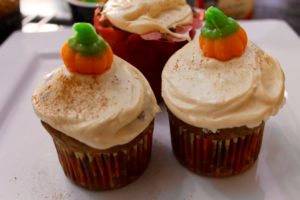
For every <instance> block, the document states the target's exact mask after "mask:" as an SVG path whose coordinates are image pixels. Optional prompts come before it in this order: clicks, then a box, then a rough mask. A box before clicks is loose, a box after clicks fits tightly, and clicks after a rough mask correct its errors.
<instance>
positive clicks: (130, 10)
mask: <svg viewBox="0 0 300 200" xmlns="http://www.w3.org/2000/svg"><path fill="white" fill-rule="evenodd" d="M102 15H103V16H104V17H105V18H107V19H108V20H109V21H110V22H111V23H112V24H113V25H114V26H116V27H118V28H119V29H122V30H125V31H127V32H131V33H137V34H140V35H141V34H145V33H149V32H155V31H159V32H161V33H167V34H170V35H172V36H174V37H177V38H184V39H187V40H190V36H189V34H188V33H185V34H179V33H175V32H173V31H172V30H170V29H172V28H175V27H176V26H178V25H185V24H191V23H192V21H193V14H192V10H191V8H190V6H189V5H188V4H187V3H186V1H185V0H152V1H145V0H109V1H108V2H107V3H106V4H105V6H104V9H103V11H102Z"/></svg>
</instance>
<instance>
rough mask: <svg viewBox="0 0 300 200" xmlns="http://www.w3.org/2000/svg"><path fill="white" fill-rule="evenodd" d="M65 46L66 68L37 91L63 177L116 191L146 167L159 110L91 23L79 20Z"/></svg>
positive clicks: (137, 75) (40, 114) (38, 108)
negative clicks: (154, 120)
mask: <svg viewBox="0 0 300 200" xmlns="http://www.w3.org/2000/svg"><path fill="white" fill-rule="evenodd" d="M73 27H74V30H75V31H76V34H75V36H74V37H72V38H70V39H69V40H68V41H67V42H66V43H65V44H64V45H63V48H62V53H61V54H62V58H63V61H64V64H65V66H62V67H59V68H57V69H55V70H54V71H53V72H51V73H50V74H48V75H46V76H45V78H44V79H43V81H42V82H41V84H40V86H38V87H37V88H36V90H35V91H34V94H33V96H32V104H33V108H34V111H35V112H36V114H37V116H38V117H39V118H40V120H41V122H42V125H43V126H44V127H45V128H46V130H47V131H48V132H49V134H50V135H51V136H52V138H53V141H54V144H55V147H56V150H57V154H58V157H59V161H60V164H61V166H62V168H63V170H64V173H65V175H66V176H67V177H68V178H69V179H70V180H71V181H72V182H74V183H75V184H77V185H79V186H82V187H84V188H87V189H92V190H108V189H115V188H119V187H122V186H125V185H127V184H128V183H130V182H132V181H133V180H135V179H136V178H138V177H139V176H140V175H141V174H142V173H143V172H144V170H145V169H146V167H147V165H148V162H149V159H150V155H151V145H152V134H153V123H154V122H153V119H154V116H155V114H156V113H157V112H158V111H159V107H158V105H157V103H156V100H155V97H154V94H153V92H152V90H151V88H150V85H149V84H148V82H147V81H146V79H145V78H144V76H143V75H142V74H141V73H140V72H139V71H138V70H137V69H136V68H134V67H133V66H132V65H130V64H128V63H127V62H126V61H124V60H122V59H121V58H119V57H117V56H114V55H113V53H112V51H111V48H110V46H109V45H108V44H107V43H106V42H105V41H104V40H103V39H102V38H100V37H99V36H98V35H97V34H96V32H95V30H94V28H93V26H92V25H90V24H87V23H77V24H75V25H74V26H73Z"/></svg>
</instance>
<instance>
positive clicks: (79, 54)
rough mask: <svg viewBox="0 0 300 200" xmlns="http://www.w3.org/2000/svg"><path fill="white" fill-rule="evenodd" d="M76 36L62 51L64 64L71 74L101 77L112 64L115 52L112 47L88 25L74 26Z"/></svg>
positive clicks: (77, 24) (78, 24)
mask: <svg viewBox="0 0 300 200" xmlns="http://www.w3.org/2000/svg"><path fill="white" fill-rule="evenodd" d="M73 29H74V31H75V32H76V33H75V36H74V37H72V38H70V39H69V40H68V42H66V43H65V44H64V45H63V47H62V51H61V56H62V58H63V61H64V64H65V66H66V67H67V69H68V70H69V71H70V72H75V73H79V74H84V75H99V74H101V73H103V72H104V71H106V70H108V69H109V68H110V66H111V64H112V60H113V52H112V50H111V48H110V46H109V45H108V44H107V43H106V42H105V41H104V40H103V39H102V38H101V37H100V36H98V35H97V33H96V32H95V29H94V28H93V26H92V25H90V24H88V23H76V24H74V26H73Z"/></svg>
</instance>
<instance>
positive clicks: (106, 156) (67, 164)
mask: <svg viewBox="0 0 300 200" xmlns="http://www.w3.org/2000/svg"><path fill="white" fill-rule="evenodd" d="M47 130H48V129H47ZM152 134H153V122H152V123H151V124H150V125H149V126H148V127H147V128H146V129H145V130H144V131H143V133H141V134H140V135H139V136H138V137H137V138H135V139H134V140H133V141H131V142H130V143H128V144H126V145H120V146H117V148H116V147H113V148H111V149H106V150H103V151H101V150H96V151H95V149H93V150H92V151H90V152H87V151H80V150H79V149H74V146H72V145H70V146H68V144H66V142H65V141H62V140H61V138H60V137H56V136H55V135H54V134H51V135H52V137H53V141H54V144H55V147H56V150H57V154H58V157H59V161H60V164H61V166H62V168H63V170H64V173H65V175H66V176H67V177H68V178H69V179H70V180H71V181H73V182H74V183H75V184H77V185H79V186H82V187H84V188H87V189H91V190H109V189H116V188H120V187H123V186H125V185H127V184H129V183H130V182H132V181H133V180H135V179H137V178H138V177H139V176H140V175H141V174H142V173H143V172H144V171H145V169H146V167H147V165H148V163H149V160H150V156H151V148H152Z"/></svg>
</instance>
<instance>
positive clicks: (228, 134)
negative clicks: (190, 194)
mask: <svg viewBox="0 0 300 200" xmlns="http://www.w3.org/2000/svg"><path fill="white" fill-rule="evenodd" d="M169 121H170V130H171V141H172V147H173V152H174V154H175V156H176V158H177V159H178V160H179V162H180V163H181V164H182V165H183V166H185V167H186V168H188V169H189V170H191V171H193V172H195V173H197V174H200V175H205V176H214V177H221V176H230V175H235V174H239V173H242V172H244V171H245V170H246V169H248V168H249V167H251V166H252V165H253V164H254V162H255V161H256V160H257V157H258V154H259V151H260V147H261V142H262V137H263V131H264V123H262V124H260V125H259V126H258V127H255V128H247V127H245V126H244V127H238V128H228V129H220V130H218V131H217V133H213V132H211V131H209V130H208V129H203V128H197V127H194V126H191V125H189V124H186V123H185V122H183V121H181V120H180V119H178V118H177V117H176V116H174V115H173V114H172V113H171V112H169Z"/></svg>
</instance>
